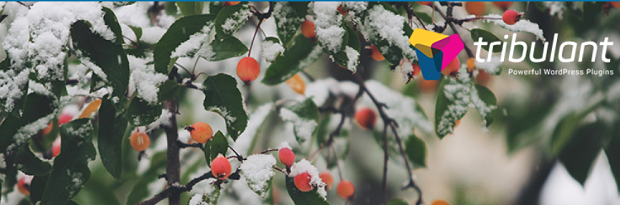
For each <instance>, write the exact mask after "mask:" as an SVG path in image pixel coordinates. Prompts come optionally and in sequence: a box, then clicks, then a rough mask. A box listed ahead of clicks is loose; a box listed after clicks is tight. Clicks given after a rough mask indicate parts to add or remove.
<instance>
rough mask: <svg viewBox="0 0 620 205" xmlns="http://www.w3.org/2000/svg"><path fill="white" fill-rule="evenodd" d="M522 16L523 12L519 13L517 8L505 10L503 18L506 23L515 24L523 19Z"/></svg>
mask: <svg viewBox="0 0 620 205" xmlns="http://www.w3.org/2000/svg"><path fill="white" fill-rule="evenodd" d="M521 16H523V14H522V13H519V12H517V11H515V10H508V11H505V12H504V15H503V16H502V20H504V23H506V24H508V25H514V24H516V23H517V21H519V20H521Z"/></svg>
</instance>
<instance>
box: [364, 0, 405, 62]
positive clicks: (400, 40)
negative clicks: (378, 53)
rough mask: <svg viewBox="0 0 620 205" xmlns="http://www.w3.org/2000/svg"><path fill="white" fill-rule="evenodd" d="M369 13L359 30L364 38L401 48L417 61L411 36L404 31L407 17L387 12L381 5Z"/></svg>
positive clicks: (375, 6)
mask: <svg viewBox="0 0 620 205" xmlns="http://www.w3.org/2000/svg"><path fill="white" fill-rule="evenodd" d="M367 12H368V15H367V16H365V17H364V19H363V21H362V24H361V25H360V28H359V29H360V32H361V33H362V34H364V37H366V38H370V40H371V41H375V40H373V38H380V39H382V40H385V41H387V42H388V43H389V45H390V46H393V45H395V46H397V47H398V48H400V49H401V50H402V52H403V54H404V55H405V56H406V57H407V58H408V59H409V60H410V61H413V60H416V59H417V57H416V53H415V51H414V50H413V47H412V45H411V43H409V36H407V35H406V34H405V31H404V29H403V26H404V25H405V17H403V16H400V15H398V14H395V13H393V12H392V11H388V10H386V9H385V8H384V7H383V5H381V4H375V5H374V6H373V7H372V8H370V9H369V10H368V11H367ZM382 50H383V49H382Z"/></svg>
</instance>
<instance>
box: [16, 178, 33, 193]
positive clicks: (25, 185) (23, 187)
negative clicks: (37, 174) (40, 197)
mask: <svg viewBox="0 0 620 205" xmlns="http://www.w3.org/2000/svg"><path fill="white" fill-rule="evenodd" d="M17 191H19V193H22V194H23V195H26V196H27V195H30V182H26V178H25V177H23V178H21V179H19V181H17Z"/></svg>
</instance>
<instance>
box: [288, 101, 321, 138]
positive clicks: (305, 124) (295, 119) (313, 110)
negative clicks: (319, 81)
mask: <svg viewBox="0 0 620 205" xmlns="http://www.w3.org/2000/svg"><path fill="white" fill-rule="evenodd" d="M318 110H319V109H318V108H317V106H316V104H314V101H312V98H307V99H306V100H304V101H303V102H300V103H295V104H294V105H293V106H290V107H288V108H282V109H281V110H280V116H281V117H282V119H283V120H284V121H286V122H291V123H293V126H294V131H295V138H296V139H297V141H298V142H299V144H301V143H303V142H305V141H306V140H309V139H310V138H311V137H312V135H313V134H314V133H315V132H316V127H317V125H318V121H319V111H318Z"/></svg>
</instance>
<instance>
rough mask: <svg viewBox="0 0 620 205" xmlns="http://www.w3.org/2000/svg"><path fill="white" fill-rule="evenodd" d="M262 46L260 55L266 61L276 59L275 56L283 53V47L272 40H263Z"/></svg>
mask: <svg viewBox="0 0 620 205" xmlns="http://www.w3.org/2000/svg"><path fill="white" fill-rule="evenodd" d="M262 48H263V53H262V54H263V55H262V56H263V58H265V60H266V61H267V62H274V61H276V57H278V56H279V55H280V54H284V47H282V45H280V44H279V43H274V42H272V41H263V43H262Z"/></svg>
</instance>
